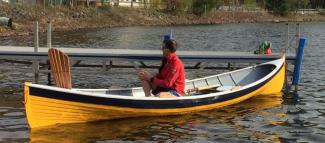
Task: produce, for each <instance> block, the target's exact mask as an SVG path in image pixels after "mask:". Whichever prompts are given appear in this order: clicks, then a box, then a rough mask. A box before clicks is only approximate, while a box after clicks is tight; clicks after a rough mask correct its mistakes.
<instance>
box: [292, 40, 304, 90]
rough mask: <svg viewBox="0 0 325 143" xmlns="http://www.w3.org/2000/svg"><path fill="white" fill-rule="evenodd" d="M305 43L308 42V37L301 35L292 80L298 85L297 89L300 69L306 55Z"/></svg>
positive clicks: (293, 83)
mask: <svg viewBox="0 0 325 143" xmlns="http://www.w3.org/2000/svg"><path fill="white" fill-rule="evenodd" d="M305 43H306V39H305V38H304V37H301V38H300V39H299V46H298V51H297V55H296V61H295V67H294V71H293V80H292V85H295V86H296V90H297V86H298V84H299V80H300V69H301V64H302V58H303V55H304V48H305Z"/></svg>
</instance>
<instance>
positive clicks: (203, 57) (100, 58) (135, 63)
mask: <svg viewBox="0 0 325 143" xmlns="http://www.w3.org/2000/svg"><path fill="white" fill-rule="evenodd" d="M58 49H60V50H61V51H63V52H65V53H66V54H68V55H69V57H70V61H71V64H72V67H73V68H74V67H100V68H102V70H97V71H96V72H94V71H90V70H76V71H74V73H98V72H101V73H102V72H105V71H109V69H111V68H135V69H138V68H158V67H159V65H160V64H158V65H157V64H156V66H152V65H151V66H150V65H147V63H145V62H157V63H160V60H161V58H162V53H161V51H160V50H133V49H94V48H58ZM47 51H48V48H38V52H34V47H18V46H0V60H1V61H2V62H12V63H23V64H29V65H32V66H30V67H31V70H30V71H26V69H14V70H22V71H25V72H33V73H34V74H35V79H38V77H37V76H38V73H50V70H49V64H48V53H47ZM177 55H178V56H179V57H180V59H181V60H182V61H183V62H184V63H185V62H187V63H191V65H190V66H189V65H187V66H186V67H185V68H187V69H201V70H202V69H236V68H238V67H234V66H235V65H236V64H237V63H238V64H239V63H246V64H247V63H252V64H253V63H254V64H255V63H263V62H267V61H271V60H275V59H279V58H280V57H281V56H282V55H281V54H279V53H275V54H273V55H256V54H253V53H248V52H223V51H177ZM295 59H296V58H295V55H294V54H290V55H288V54H287V55H286V60H287V63H290V64H294V62H295ZM121 61H122V62H126V63H128V65H125V64H121V65H119V64H118V62H121ZM87 62H88V63H97V64H81V63H87ZM209 63H220V64H226V65H227V64H228V66H227V67H208V66H207V64H209ZM0 64H1V63H0ZM231 64H232V66H233V67H232V68H231V67H230V66H231ZM40 65H41V67H40ZM0 70H5V67H3V68H1V69H0ZM35 81H36V82H37V80H35Z"/></svg>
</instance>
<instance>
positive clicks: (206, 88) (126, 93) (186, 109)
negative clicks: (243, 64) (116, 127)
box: [24, 56, 285, 128]
mask: <svg viewBox="0 0 325 143" xmlns="http://www.w3.org/2000/svg"><path fill="white" fill-rule="evenodd" d="M284 79H285V58H284V56H283V57H282V58H281V59H278V60H274V61H270V62H267V63H263V64H259V65H255V66H251V67H247V68H244V69H240V70H235V71H231V72H227V73H223V74H218V75H213V76H208V77H204V78H198V79H193V80H189V81H186V86H185V88H186V93H187V95H186V96H184V97H178V98H158V97H145V96H144V93H143V90H142V88H141V87H137V88H127V89H75V88H72V89H68V88H59V87H52V86H46V85H39V84H32V83H28V82H26V83H25V85H24V97H25V99H24V100H25V101H24V102H25V108H26V116H27V120H28V123H29V126H30V128H38V127H44V126H49V125H55V124H66V123H80V122H90V121H97V120H109V119H118V118H126V117H139V116H164V115H177V114H186V113H190V112H197V111H203V110H210V109H215V108H220V107H224V106H227V105H231V104H235V103H238V102H241V101H244V100H246V99H249V98H251V97H253V96H256V95H270V94H276V93H279V92H281V90H282V88H283V84H284Z"/></svg>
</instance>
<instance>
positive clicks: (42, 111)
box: [24, 62, 285, 128]
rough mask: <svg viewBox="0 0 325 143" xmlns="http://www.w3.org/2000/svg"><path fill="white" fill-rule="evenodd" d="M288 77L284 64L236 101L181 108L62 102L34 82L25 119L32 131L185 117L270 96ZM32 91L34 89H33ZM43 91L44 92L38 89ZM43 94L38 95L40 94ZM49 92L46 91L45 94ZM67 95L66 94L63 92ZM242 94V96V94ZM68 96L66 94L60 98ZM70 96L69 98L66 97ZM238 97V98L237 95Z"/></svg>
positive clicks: (28, 92)
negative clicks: (35, 89)
mask: <svg viewBox="0 0 325 143" xmlns="http://www.w3.org/2000/svg"><path fill="white" fill-rule="evenodd" d="M284 78H285V66H284V62H283V64H282V66H281V68H280V70H279V71H277V73H276V74H275V75H274V76H272V78H270V79H269V80H268V81H267V82H265V83H263V84H260V85H259V86H257V87H255V88H256V89H254V90H253V91H249V92H242V91H238V92H236V91H234V94H238V97H237V98H232V99H229V100H225V99H224V101H219V102H211V103H209V104H205V105H198V106H190V107H178V108H136V107H132V106H130V107H122V106H112V105H103V104H96V103H85V102H79V101H78V100H76V101H69V100H62V99H55V98H49V96H39V95H33V92H31V89H30V88H31V85H32V84H31V83H25V86H24V96H25V108H26V116H27V120H28V123H29V126H30V128H39V127H44V126H50V125H55V124H66V123H80V122H91V121H97V120H109V119H118V118H126V117H139V116H163V115H177V114H186V113H189V112H197V111H203V110H210V109H216V108H220V107H224V106H228V105H232V104H236V103H239V102H242V101H244V100H247V99H249V98H251V97H253V96H256V95H268V94H276V93H279V92H281V90H282V88H283V84H284ZM32 88H33V87H32ZM38 90H42V89H38ZM41 93H43V92H40V93H38V94H41ZM44 93H46V92H44ZM63 94H64V93H63ZM239 94H242V95H239ZM61 96H65V95H61ZM67 96H68V95H67ZM236 96H237V95H236Z"/></svg>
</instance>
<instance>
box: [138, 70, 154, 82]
mask: <svg viewBox="0 0 325 143" xmlns="http://www.w3.org/2000/svg"><path fill="white" fill-rule="evenodd" d="M138 77H139V79H140V80H146V81H150V79H151V78H152V77H153V76H152V75H151V74H150V73H149V72H148V71H146V70H144V69H141V70H140V71H139V72H138Z"/></svg>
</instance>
